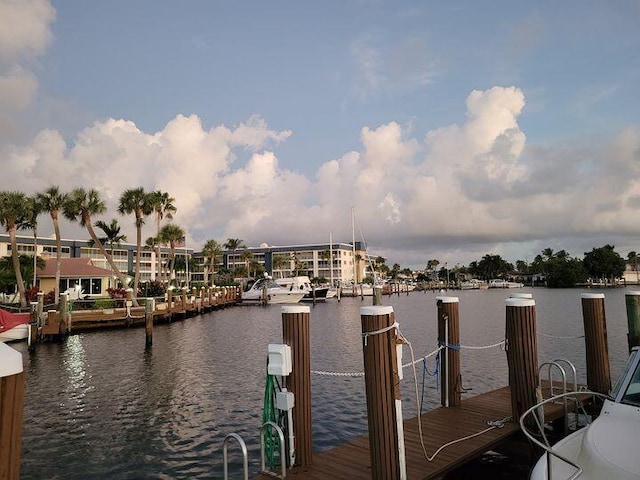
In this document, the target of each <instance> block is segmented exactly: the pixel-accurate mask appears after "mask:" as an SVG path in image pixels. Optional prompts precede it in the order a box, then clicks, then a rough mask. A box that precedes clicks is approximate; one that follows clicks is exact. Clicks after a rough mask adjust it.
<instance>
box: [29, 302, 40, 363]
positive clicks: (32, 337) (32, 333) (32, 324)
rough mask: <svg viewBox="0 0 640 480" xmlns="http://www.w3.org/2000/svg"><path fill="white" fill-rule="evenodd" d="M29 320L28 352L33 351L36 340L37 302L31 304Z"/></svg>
mask: <svg viewBox="0 0 640 480" xmlns="http://www.w3.org/2000/svg"><path fill="white" fill-rule="evenodd" d="M30 314H31V316H30V318H29V338H28V339H27V343H28V348H29V350H30V351H33V350H35V348H36V340H37V338H38V302H31V304H30Z"/></svg>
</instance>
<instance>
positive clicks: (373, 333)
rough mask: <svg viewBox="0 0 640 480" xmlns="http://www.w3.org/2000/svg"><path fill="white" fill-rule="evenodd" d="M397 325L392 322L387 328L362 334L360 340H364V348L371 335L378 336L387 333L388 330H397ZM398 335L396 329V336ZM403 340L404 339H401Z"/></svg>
mask: <svg viewBox="0 0 640 480" xmlns="http://www.w3.org/2000/svg"><path fill="white" fill-rule="evenodd" d="M398 327H399V324H398V322H393V324H391V325H389V326H388V327H384V328H381V329H380V330H373V331H371V332H363V333H362V339H363V340H364V346H365V347H366V346H367V339H368V338H369V337H370V336H372V335H380V334H382V333H387V332H388V331H390V330H393V329H394V328H395V329H398ZM399 333H400V330H399V329H398V334H399ZM403 338H404V337H403Z"/></svg>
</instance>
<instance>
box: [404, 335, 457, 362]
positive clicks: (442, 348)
mask: <svg viewBox="0 0 640 480" xmlns="http://www.w3.org/2000/svg"><path fill="white" fill-rule="evenodd" d="M402 338H404V337H402ZM405 343H406V344H409V342H407V341H406V338H405ZM445 348H446V347H445V346H444V345H442V346H440V347H438V348H436V349H435V350H434V351H433V352H431V353H429V354H427V355H425V356H424V357H421V358H419V359H418V360H415V361H411V362H409V363H405V364H404V365H402V368H407V367H410V366H412V365H415V364H416V363H420V362H422V361H423V360H426V359H427V358H429V357H433V356H434V355H435V354H437V353H438V352H439V351H440V350H444V349H445ZM412 360H413V358H412Z"/></svg>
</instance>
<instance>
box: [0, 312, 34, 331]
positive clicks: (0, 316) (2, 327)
mask: <svg viewBox="0 0 640 480" xmlns="http://www.w3.org/2000/svg"><path fill="white" fill-rule="evenodd" d="M30 318H31V315H30V314H28V313H11V312H7V311H6V310H1V309H0V332H6V331H7V330H10V329H12V328H13V327H16V326H18V325H22V324H23V323H29V319H30Z"/></svg>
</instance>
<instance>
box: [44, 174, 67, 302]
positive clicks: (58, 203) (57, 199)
mask: <svg viewBox="0 0 640 480" xmlns="http://www.w3.org/2000/svg"><path fill="white" fill-rule="evenodd" d="M68 198H69V196H68V195H67V194H66V193H61V192H60V189H59V188H58V187H49V188H48V189H46V190H45V191H44V192H41V193H38V200H39V202H40V203H41V204H42V208H43V210H44V211H45V212H49V215H50V216H51V220H52V222H53V230H54V232H55V235H56V284H55V287H54V293H55V303H56V304H57V303H58V301H59V300H60V268H61V265H62V240H61V238H60V222H59V221H58V219H59V217H58V213H59V212H60V210H62V209H63V208H64V204H65V203H66V202H67V201H68Z"/></svg>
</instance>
